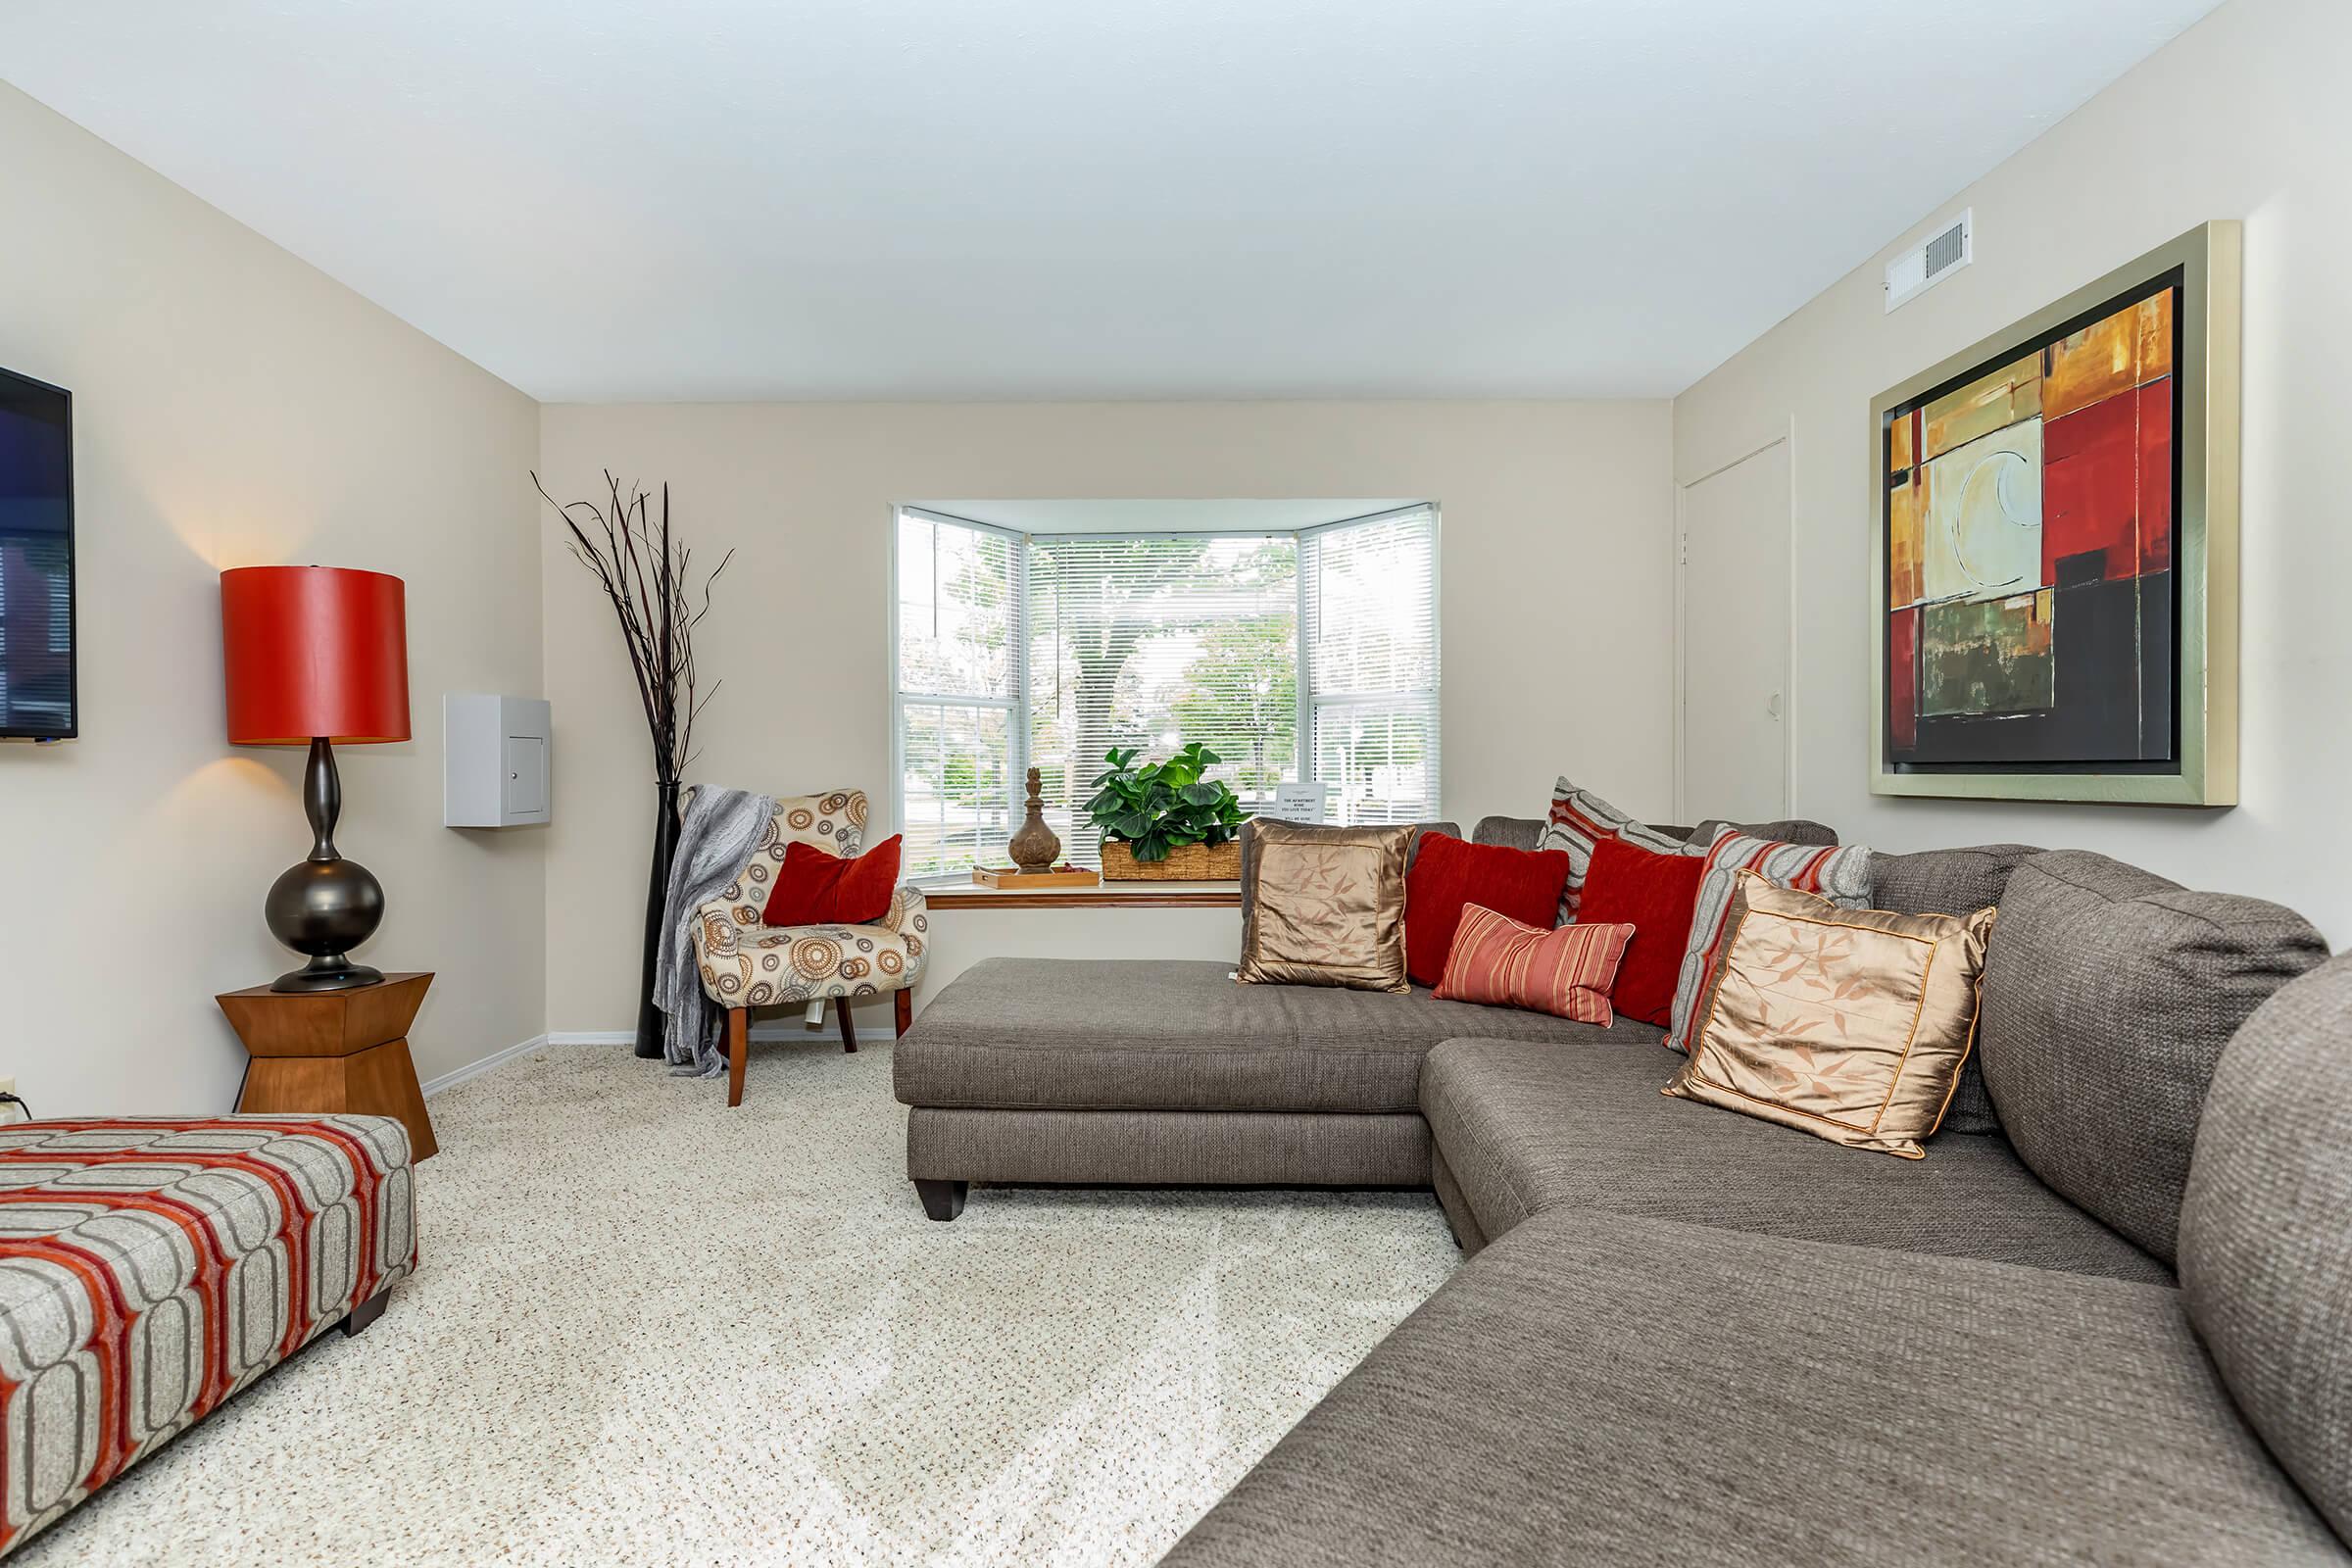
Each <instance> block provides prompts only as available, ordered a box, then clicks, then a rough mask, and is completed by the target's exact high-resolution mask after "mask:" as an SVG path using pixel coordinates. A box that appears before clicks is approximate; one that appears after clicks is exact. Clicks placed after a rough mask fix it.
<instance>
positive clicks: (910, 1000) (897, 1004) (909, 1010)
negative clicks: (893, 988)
mask: <svg viewBox="0 0 2352 1568" xmlns="http://www.w3.org/2000/svg"><path fill="white" fill-rule="evenodd" d="M891 1003H892V1005H891V1010H892V1011H893V1012H895V1013H896V1014H897V1015H898V1016H897V1017H896V1018H895V1019H894V1020H893V1021H894V1022H895V1023H896V1024H897V1025H898V1033H900V1034H901V1035H904V1034H906V1032H907V1025H908V1024H910V1023H912V1022H914V993H913V992H911V991H901V992H898V993H896V994H895V995H894V996H893V997H892V999H891Z"/></svg>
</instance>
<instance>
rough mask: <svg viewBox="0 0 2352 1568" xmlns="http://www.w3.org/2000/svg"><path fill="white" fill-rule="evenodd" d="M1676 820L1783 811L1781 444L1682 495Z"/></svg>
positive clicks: (1784, 481) (1785, 459) (1785, 703)
mask: <svg viewBox="0 0 2352 1568" xmlns="http://www.w3.org/2000/svg"><path fill="white" fill-rule="evenodd" d="M1678 499H1679V503H1680V504H1679V507H1678V512H1679V515H1680V517H1681V521H1682V527H1683V752H1682V760H1683V767H1682V814H1683V820H1684V821H1686V822H1694V821H1698V820H1701V819H1703V818H1706V817H1710V816H1720V817H1723V818H1726V819H1727V820H1730V821H1734V822H1761V821H1770V820H1772V819H1774V818H1777V817H1782V816H1786V815H1788V814H1789V740H1788V735H1789V726H1788V723H1787V716H1788V707H1789V443H1788V442H1787V441H1786V440H1782V441H1775V442H1773V443H1772V444H1771V445H1770V446H1767V447H1765V448H1763V449H1761V450H1760V451H1756V452H1752V453H1750V454H1748V455H1747V456H1746V457H1744V458H1741V459H1740V461H1739V462H1737V463H1734V464H1732V465H1730V466H1728V467H1723V468H1718V469H1716V470H1715V471H1714V472H1712V473H1709V474H1706V475H1705V476H1703V477H1701V478H1698V479H1694V480H1692V481H1691V482H1690V483H1688V484H1686V485H1684V486H1683V487H1682V494H1681V496H1680V497H1679V498H1678Z"/></svg>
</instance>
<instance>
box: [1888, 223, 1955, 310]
mask: <svg viewBox="0 0 2352 1568" xmlns="http://www.w3.org/2000/svg"><path fill="white" fill-rule="evenodd" d="M1975 220H1976V213H1975V210H1974V209H1973V208H1972V209H1971V210H1970V211H1968V212H1964V213H1962V214H1961V215H1960V216H1959V217H1958V218H1955V219H1953V220H1952V221H1950V222H1948V223H1946V224H1944V226H1943V227H1941V228H1939V229H1937V230H1936V232H1935V233H1934V234H1931V235H1929V236H1928V238H1927V241H1926V242H1925V243H1924V244H1919V245H1914V246H1912V247H1911V249H1909V250H1907V251H1905V252H1903V254H1902V255H1900V256H1897V257H1896V258H1895V259H1894V260H1893V261H1891V262H1888V263H1887V309H1888V310H1890V311H1891V310H1893V309H1894V308H1895V307H1896V306H1898V305H1907V304H1909V303H1910V302H1911V301H1912V300H1914V299H1916V298H1918V297H1919V294H1920V292H1921V290H1923V289H1925V288H1927V287H1928V286H1929V285H1930V284H1932V283H1940V282H1942V281H1943V280H1944V279H1945V278H1946V277H1949V276H1950V275H1951V274H1952V273H1954V272H1957V271H1958V270H1960V269H1962V268H1963V267H1966V266H1967V265H1968V264H1969V263H1970V262H1973V261H1975V260H1976V257H1977V242H1976V226H1977V225H1976V221H1975Z"/></svg>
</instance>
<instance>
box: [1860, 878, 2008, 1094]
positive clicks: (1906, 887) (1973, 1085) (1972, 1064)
mask: <svg viewBox="0 0 2352 1568" xmlns="http://www.w3.org/2000/svg"><path fill="white" fill-rule="evenodd" d="M2040 853H2041V851H2039V850H2037V849H2035V848H2034V846H2032V845H2031V844H1978V845H1973V846H1970V847H1969V848H1966V849H1957V850H1921V851H1919V852H1917V853H1915V854H1911V855H1887V854H1878V855H1873V856H1872V857H1871V858H1870V884H1871V885H1870V907H1872V908H1874V909H1887V910H1890V911H1892V912H1893V913H1895V914H1974V913H1976V912H1977V911H1978V910H1979V909H1983V908H1986V907H1992V906H1996V905H1998V904H1999V903H2000V902H2001V895H2002V894H2003V893H2005V892H2007V891H2008V889H2009V875H2010V873H2011V872H2013V871H2015V870H2016V869H2017V867H2018V865H2019V863H2020V862H2021V861H2023V860H2025V859H2026V858H2028V857H2029V856H2034V855H2039V854H2040ZM2000 1125H2001V1118H2000V1117H1999V1115H1998V1114H1997V1113H1995V1112H1994V1110H1993V1108H1992V1097H1991V1096H1990V1095H1988V1094H1986V1093H1985V1069H1984V1067H1983V1065H1982V1064H1981V1063H1980V1062H1979V1061H1978V1060H1977V1054H1976V1053H1974V1052H1971V1053H1970V1054H1969V1057H1968V1060H1967V1061H1966V1062H1965V1063H1963V1064H1962V1066H1961V1068H1960V1087H1959V1088H1957V1089H1955V1090H1953V1091H1952V1106H1951V1109H1949V1110H1947V1111H1945V1112H1944V1115H1943V1130H1944V1131H1945V1132H1947V1133H1989V1132H1995V1131H1998V1130H1999V1128H2000Z"/></svg>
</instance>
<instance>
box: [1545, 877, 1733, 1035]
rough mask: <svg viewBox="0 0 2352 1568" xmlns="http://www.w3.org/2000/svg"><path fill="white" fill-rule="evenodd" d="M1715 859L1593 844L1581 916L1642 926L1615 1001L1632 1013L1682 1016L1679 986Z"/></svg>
mask: <svg viewBox="0 0 2352 1568" xmlns="http://www.w3.org/2000/svg"><path fill="white" fill-rule="evenodd" d="M1706 872H1707V862H1706V861H1705V860H1704V859H1702V858H1699V857H1697V856H1693V855H1657V854H1653V853H1652V852H1651V851H1648V850H1644V849H1642V848H1640V847H1638V846H1636V845H1632V844H1628V843H1626V842H1624V841H1623V840H1622V839H1601V840H1599V841H1598V842H1597V843H1595V844H1594V845H1593V866H1592V869H1591V870H1589V871H1587V872H1586V873H1585V894H1584V897H1583V898H1582V899H1580V900H1578V901H1577V906H1576V919H1577V923H1578V924H1580V925H1582V924H1584V923H1585V922H1586V921H1588V920H1590V921H1594V922H1604V923H1608V924H1614V925H1630V926H1632V927H1633V928H1634V940H1633V944H1632V946H1630V947H1628V948H1627V949H1626V950H1625V960H1624V961H1623V962H1622V963H1620V964H1618V966H1617V984H1616V985H1615V986H1614V987H1612V988H1611V989H1610V991H1609V1000H1610V1002H1612V1003H1614V1004H1615V1005H1616V1007H1617V1010H1618V1011H1619V1012H1622V1013H1624V1014H1625V1015H1626V1016H1627V1017H1629V1018H1639V1019H1641V1020H1642V1022H1643V1023H1654V1024H1665V1023H1667V1022H1669V1021H1670V1020H1671V1019H1672V1018H1673V1016H1674V983H1675V980H1676V978H1677V977H1678V976H1679V975H1680V974H1681V972H1682V967H1683V949H1684V948H1685V947H1686V946H1687V945H1688V944H1689V943H1690V940H1691V911H1692V910H1693V909H1694V908H1695V907H1697V905H1698V884H1699V880H1700V878H1702V877H1704V876H1705V875H1706Z"/></svg>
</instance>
